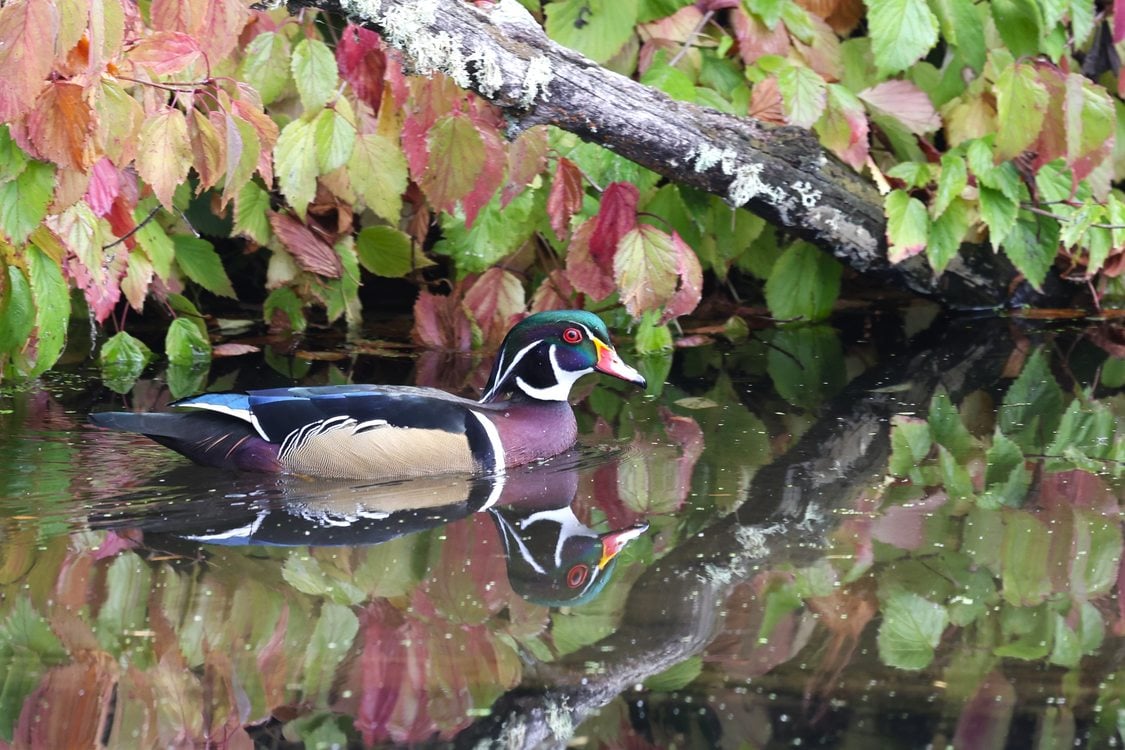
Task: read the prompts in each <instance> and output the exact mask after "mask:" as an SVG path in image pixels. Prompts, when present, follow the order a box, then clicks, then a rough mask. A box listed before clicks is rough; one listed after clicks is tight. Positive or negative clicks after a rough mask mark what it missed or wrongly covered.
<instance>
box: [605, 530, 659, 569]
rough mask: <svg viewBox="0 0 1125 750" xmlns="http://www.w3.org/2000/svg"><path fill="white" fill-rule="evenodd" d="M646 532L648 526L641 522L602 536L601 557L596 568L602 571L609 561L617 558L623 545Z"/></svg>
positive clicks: (623, 547)
mask: <svg viewBox="0 0 1125 750" xmlns="http://www.w3.org/2000/svg"><path fill="white" fill-rule="evenodd" d="M646 531H648V524H647V523H643V522H642V523H638V524H635V525H633V526H630V527H628V528H626V529H620V530H618V531H610V532H608V533H605V534H602V535H601V539H602V557H601V559H600V560H598V568H600V569H603V570H604V569H605V566H607V565H609V563H610V561H611V560H613V558H615V557H617V555H618V553H619V552H621V550H623V549H625V545H627V544H628V543H629V542H631V541H633V540H634V539H636V538H637V537H639V536H640V535H641V534H643V533H645V532H646Z"/></svg>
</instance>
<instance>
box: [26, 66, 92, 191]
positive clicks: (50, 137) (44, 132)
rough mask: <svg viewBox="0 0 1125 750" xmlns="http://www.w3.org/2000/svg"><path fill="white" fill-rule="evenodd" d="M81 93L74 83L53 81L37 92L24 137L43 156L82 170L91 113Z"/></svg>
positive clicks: (87, 159)
mask: <svg viewBox="0 0 1125 750" xmlns="http://www.w3.org/2000/svg"><path fill="white" fill-rule="evenodd" d="M85 94H86V92H85V89H83V88H82V87H81V86H79V85H77V84H74V83H69V82H67V81H55V82H54V83H52V84H51V85H50V86H48V87H47V89H46V90H45V91H44V92H43V93H42V94H40V95H39V99H38V100H37V101H36V102H35V109H33V110H32V112H31V115H30V116H29V117H28V118H27V133H28V137H29V138H31V142H32V143H33V144H34V145H35V149H36V150H37V151H38V152H39V153H40V154H41V155H42V156H43V157H44V158H47V159H50V160H51V161H53V162H54V163H55V164H58V165H59V166H60V167H67V168H70V169H77V170H80V171H82V172H85V171H86V169H87V168H89V166H90V154H91V150H90V148H89V145H90V139H91V135H92V134H93V130H94V112H93V110H92V109H91V108H90V104H89V103H88V102H87V101H86V95H85Z"/></svg>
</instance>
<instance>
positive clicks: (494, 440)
mask: <svg viewBox="0 0 1125 750" xmlns="http://www.w3.org/2000/svg"><path fill="white" fill-rule="evenodd" d="M469 413H470V414H472V415H473V416H474V417H476V418H477V421H478V422H480V426H481V427H483V428H484V434H485V435H488V442H489V443H491V444H492V467H491V468H489V469H488V471H489V472H490V473H493V474H497V475H500V474H503V473H504V470H505V469H506V468H507V466H508V462H507V457H506V456H505V455H504V444H503V443H501V442H500V433H499V432H498V431H497V430H496V425H494V424H492V422H490V421H488V417H486V416H484V415H483V414H478V413H476V412H475V411H473V410H472V409H470V410H469ZM502 489H504V482H503V480H502V479H501V480H498V481H497V482H496V487H494V488H493V490H492V492H491V493H489V496H488V502H487V503H486V504H485V506H484V507H485V508H487V507H489V506H491V505H492V504H493V503H495V502H496V501H497V500H498V499H499V498H500V490H502Z"/></svg>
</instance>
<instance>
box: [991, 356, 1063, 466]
mask: <svg viewBox="0 0 1125 750" xmlns="http://www.w3.org/2000/svg"><path fill="white" fill-rule="evenodd" d="M1062 413H1063V394H1062V390H1061V389H1060V388H1059V386H1058V383H1056V382H1055V377H1054V375H1052V374H1051V370H1050V368H1049V367H1048V364H1047V357H1046V356H1045V355H1044V353H1043V350H1042V349H1037V350H1036V351H1035V352H1033V353H1032V355H1031V356H1030V357H1028V359H1027V362H1026V363H1024V366H1023V369H1022V370H1021V371H1020V374H1019V377H1018V378H1016V380H1015V382H1013V383H1012V385H1011V387H1009V388H1008V392H1007V393H1006V394H1005V395H1004V402H1003V403H1002V404H1001V406H1000V410H999V415H998V426H999V428H1000V430H1001V431H1002V432H1003V433H1004V434H1005V435H1007V436H1009V437H1011V438H1012V439H1013V440H1015V441H1016V443H1018V444H1019V446H1020V447H1021V448H1023V449H1024V450H1025V451H1029V452H1041V451H1042V448H1043V446H1044V443H1045V442H1046V436H1048V435H1053V434H1054V433H1055V430H1056V429H1057V427H1058V424H1059V420H1060V418H1061V417H1062Z"/></svg>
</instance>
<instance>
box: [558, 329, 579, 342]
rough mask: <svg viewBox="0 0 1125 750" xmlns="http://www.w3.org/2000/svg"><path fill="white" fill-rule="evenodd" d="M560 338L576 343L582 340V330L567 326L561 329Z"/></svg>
mask: <svg viewBox="0 0 1125 750" xmlns="http://www.w3.org/2000/svg"><path fill="white" fill-rule="evenodd" d="M562 339H563V341H565V342H566V343H568V344H577V343H578V342H579V341H581V340H582V331H579V330H578V329H577V328H567V329H566V330H565V331H563V334H562Z"/></svg>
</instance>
